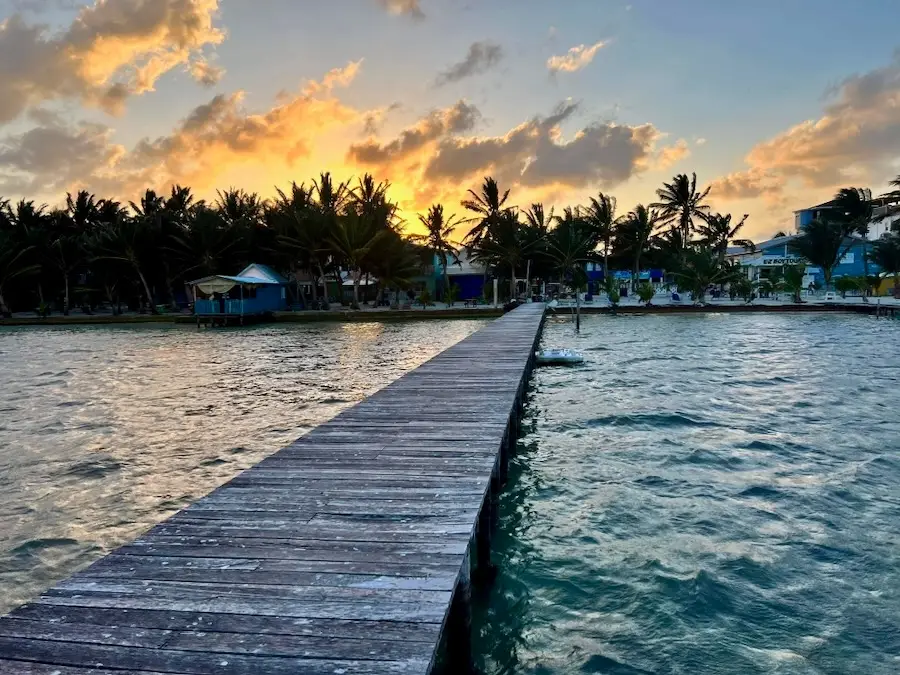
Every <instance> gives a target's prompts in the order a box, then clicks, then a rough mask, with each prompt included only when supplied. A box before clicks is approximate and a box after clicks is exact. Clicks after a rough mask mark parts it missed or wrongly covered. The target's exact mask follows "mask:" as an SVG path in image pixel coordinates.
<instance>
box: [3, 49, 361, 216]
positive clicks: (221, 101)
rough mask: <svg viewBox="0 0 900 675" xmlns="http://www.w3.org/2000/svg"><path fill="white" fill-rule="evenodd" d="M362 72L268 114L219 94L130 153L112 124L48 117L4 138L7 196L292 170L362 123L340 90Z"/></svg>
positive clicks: (130, 188) (336, 74)
mask: <svg viewBox="0 0 900 675" xmlns="http://www.w3.org/2000/svg"><path fill="white" fill-rule="evenodd" d="M358 71H359V64H358V63H351V64H349V65H348V66H347V67H346V68H343V69H335V70H333V71H331V72H330V73H328V74H327V75H326V76H325V77H324V78H323V79H322V81H319V82H310V83H308V84H307V85H305V86H304V87H303V88H302V89H301V90H300V92H299V93H296V94H294V95H286V96H284V97H283V98H282V99H281V100H280V101H279V102H278V104H277V105H275V106H273V107H272V108H270V109H269V110H267V111H265V112H263V113H251V112H248V111H246V110H245V109H244V108H243V105H242V102H243V92H235V93H232V94H230V95H218V96H215V97H213V98H212V99H211V100H210V101H209V102H208V103H206V104H204V105H201V106H198V107H197V108H195V109H194V110H192V111H191V112H190V113H189V114H188V115H187V116H186V117H185V118H184V119H183V120H182V122H181V123H180V124H179V125H178V127H177V128H176V129H174V130H173V131H172V133H170V134H168V135H166V136H161V137H159V138H154V139H149V138H148V139H144V140H142V141H140V142H139V143H138V144H137V145H136V146H135V147H134V148H132V149H131V150H129V151H126V150H125V149H124V148H122V147H121V146H117V145H114V144H112V143H111V142H110V139H111V133H112V130H111V129H109V128H108V127H106V126H103V125H86V124H79V125H68V124H66V123H65V122H63V121H62V120H61V119H59V118H56V117H52V116H49V117H48V116H45V117H44V119H42V123H41V124H40V125H39V126H38V127H36V128H35V129H32V130H30V131H29V132H27V133H25V134H21V135H17V136H9V137H7V138H6V139H2V140H0V167H2V168H0V193H6V194H10V193H25V194H31V195H34V194H41V195H44V194H48V193H51V194H52V193H55V192H58V191H62V190H66V189H71V188H74V187H82V186H83V187H87V188H88V189H91V190H96V191H98V192H100V193H103V194H111V195H115V196H118V197H120V198H126V197H131V196H133V195H134V194H136V193H137V192H140V191H142V190H143V189H145V188H147V187H159V188H162V187H165V186H167V185H169V184H171V183H175V182H177V183H186V184H189V185H191V186H192V187H194V188H196V189H197V190H198V191H202V190H203V189H206V188H211V187H213V186H214V185H216V183H217V181H219V180H221V179H222V177H223V176H226V175H227V174H228V173H229V172H230V171H233V170H235V169H236V168H242V169H245V168H248V167H256V168H257V170H258V171H260V172H262V173H263V174H265V175H270V172H271V171H272V170H273V169H278V168H281V169H282V170H283V172H284V173H288V172H289V171H290V170H291V169H292V168H294V167H296V165H297V162H298V161H299V160H301V159H304V158H306V157H308V156H309V155H310V153H311V152H312V149H313V146H314V144H315V143H316V142H317V140H318V139H319V137H320V135H322V134H324V133H326V132H328V131H329V130H332V129H335V128H340V127H343V126H346V125H352V124H361V123H362V121H363V119H364V116H365V113H364V112H362V111H358V110H356V109H354V108H352V107H350V106H347V105H345V104H344V103H342V102H341V101H340V100H339V99H338V98H337V97H336V96H335V95H334V93H333V91H332V90H333V88H334V87H336V86H345V85H348V84H350V82H351V81H352V79H353V77H354V76H355V75H356V73H358ZM54 148H59V149H60V150H56V151H54ZM63 152H64V153H68V155H66V156H68V157H70V158H69V159H65V157H66V156H64V155H63ZM36 157H40V158H42V159H41V161H40V162H35V158H36ZM54 196H55V195H54Z"/></svg>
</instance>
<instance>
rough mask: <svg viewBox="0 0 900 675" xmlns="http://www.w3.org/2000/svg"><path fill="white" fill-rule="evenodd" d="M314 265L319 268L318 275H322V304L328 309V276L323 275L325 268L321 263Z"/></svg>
mask: <svg viewBox="0 0 900 675" xmlns="http://www.w3.org/2000/svg"><path fill="white" fill-rule="evenodd" d="M316 266H317V267H318V268H319V276H320V277H322V304H323V305H324V307H325V309H328V278H327V277H326V276H325V268H324V267H322V263H321V262H319V263H316Z"/></svg>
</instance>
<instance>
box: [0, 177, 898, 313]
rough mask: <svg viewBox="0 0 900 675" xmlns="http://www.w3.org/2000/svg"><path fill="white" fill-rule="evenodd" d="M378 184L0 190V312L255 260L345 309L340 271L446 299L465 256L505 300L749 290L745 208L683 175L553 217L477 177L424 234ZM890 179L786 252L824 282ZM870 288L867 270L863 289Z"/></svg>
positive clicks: (131, 301) (891, 266)
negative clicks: (646, 274) (555, 293)
mask: <svg viewBox="0 0 900 675" xmlns="http://www.w3.org/2000/svg"><path fill="white" fill-rule="evenodd" d="M390 187H391V186H390V184H388V183H386V182H378V181H376V180H375V179H374V178H373V177H372V176H371V175H368V174H367V175H365V176H363V177H362V178H361V179H360V180H358V181H356V182H355V183H351V182H347V183H342V182H338V181H337V180H335V179H334V178H333V177H332V176H331V175H330V174H329V173H323V174H321V175H319V176H318V177H317V178H316V179H314V180H312V181H309V182H308V183H301V184H297V183H292V184H291V185H290V187H289V188H288V189H285V190H278V191H277V194H276V196H275V198H274V199H271V200H265V199H262V198H261V197H260V196H259V195H257V194H255V193H248V192H245V191H243V190H240V189H229V190H224V191H220V192H218V193H217V197H216V198H215V199H214V200H212V201H210V202H207V201H204V200H201V199H197V198H195V197H194V195H193V193H192V191H191V190H190V188H187V187H184V186H179V185H176V186H173V187H172V188H171V190H170V192H169V193H168V194H159V193H156V192H154V191H153V190H147V191H146V192H145V193H144V194H143V195H141V196H140V198H139V199H137V200H136V201H135V202H128V203H127V204H123V203H121V202H118V201H116V200H114V199H110V198H104V197H98V196H95V195H92V194H90V193H88V192H84V191H82V192H78V193H76V194H70V195H66V198H65V200H64V203H63V204H62V205H61V206H60V207H58V208H49V207H48V206H46V205H41V204H37V203H35V202H33V201H27V200H23V201H20V202H18V203H17V204H11V203H10V202H9V201H5V200H2V199H0V313H2V314H4V315H8V314H9V313H10V312H12V311H29V310H30V311H36V312H37V313H38V314H41V315H45V314H47V313H48V312H50V311H58V312H62V313H64V314H67V313H69V311H70V310H71V309H72V307H75V306H78V307H80V308H81V309H82V310H83V311H86V312H91V311H94V309H95V308H97V307H101V306H102V307H106V308H107V309H108V310H111V311H112V312H114V313H118V312H120V311H122V310H123V308H126V307H127V308H128V309H129V310H131V311H143V312H154V313H155V312H158V311H161V310H164V309H165V308H166V307H172V308H175V307H179V306H184V305H185V304H186V302H187V299H188V292H187V287H186V284H187V282H189V281H190V280H192V279H197V278H199V277H204V276H208V275H214V274H234V273H236V272H237V271H239V270H240V269H241V268H243V267H244V266H246V265H247V264H248V263H251V262H256V263H262V264H266V265H270V266H271V267H273V268H275V269H276V270H278V271H279V272H280V273H282V274H283V275H285V277H286V278H288V279H290V280H291V282H292V283H291V300H292V301H293V303H294V304H296V305H302V306H305V307H322V308H327V307H328V304H329V303H330V302H333V301H338V302H341V303H343V302H344V297H343V296H344V283H345V280H348V279H349V280H350V281H351V282H352V294H351V297H352V299H351V300H350V302H351V304H352V306H353V307H359V306H360V303H361V302H362V300H363V297H362V293H361V288H363V284H364V281H365V288H366V289H367V290H368V289H370V287H371V286H372V285H374V287H375V289H376V292H375V296H376V298H377V297H381V296H382V295H384V296H385V297H386V298H387V297H389V296H388V294H389V293H390V294H391V296H390V297H391V304H392V306H395V307H399V306H401V294H402V293H404V292H405V293H406V294H407V297H408V298H409V301H408V303H407V302H406V301H404V306H405V305H406V304H413V303H414V302H415V301H416V298H417V297H419V298H420V299H419V302H421V290H422V288H424V287H425V286H426V284H425V283H424V280H425V279H426V278H434V277H435V274H436V275H437V276H438V277H442V280H441V283H440V284H439V285H438V289H439V290H438V289H432V291H437V296H438V297H439V298H441V299H442V300H443V301H444V302H447V303H448V304H452V303H454V302H455V301H456V300H457V299H458V298H459V293H460V289H459V287H455V286H454V285H453V284H452V283H451V277H450V275H449V271H450V270H451V268H452V266H453V265H455V264H460V262H461V260H460V256H461V255H462V252H463V249H465V254H466V255H467V256H468V257H469V258H470V259H472V260H474V261H476V262H478V263H481V264H482V265H483V266H484V270H485V271H484V280H483V284H481V285H482V286H483V287H484V288H486V289H488V290H487V293H488V295H490V294H492V287H493V283H492V282H490V281H489V279H490V277H493V278H494V279H498V280H500V282H501V284H500V288H503V289H504V295H505V298H506V297H508V298H513V297H516V296H518V295H519V294H520V293H521V291H522V286H523V284H522V283H521V281H522V280H524V289H525V292H526V293H528V292H530V288H531V282H532V281H533V280H539V281H550V282H552V281H561V282H563V283H564V284H567V285H569V287H570V288H574V289H584V288H585V287H586V286H587V285H588V284H590V283H593V284H594V289H595V290H601V288H603V287H605V289H606V292H607V297H608V299H609V301H610V302H611V303H612V304H613V305H615V304H617V303H618V302H619V300H620V298H619V297H618V288H617V287H616V283H615V282H614V279H612V278H611V275H610V274H608V273H607V272H608V271H610V270H613V269H619V270H622V269H627V270H630V271H631V277H632V279H631V287H632V290H633V291H634V292H635V293H636V295H637V296H638V297H639V298H641V299H642V300H643V301H644V302H647V301H649V298H652V296H651V295H650V290H651V289H650V287H649V284H644V283H641V282H640V273H641V270H642V269H644V268H646V267H651V268H653V269H656V270H661V271H664V273H665V274H666V276H667V281H668V282H669V283H671V282H672V281H677V283H678V285H679V286H680V288H681V289H682V290H684V291H689V292H691V293H692V294H693V297H694V299H695V301H697V302H701V303H702V302H704V301H705V298H706V294H707V293H708V292H709V290H710V289H715V288H718V289H721V290H723V291H724V290H725V288H726V287H728V293H729V294H730V295H731V296H732V297H734V298H737V297H742V298H744V299H745V300H748V301H750V300H751V299H752V297H753V291H754V288H753V285H752V284H751V283H750V281H749V280H748V279H746V275H744V274H743V273H741V271H740V269H739V268H738V267H737V266H736V265H735V264H734V263H732V262H731V261H730V260H729V255H728V249H729V247H730V246H735V245H736V246H741V247H744V248H745V249H749V250H753V248H754V247H753V243H752V242H750V241H749V240H747V239H746V238H743V237H742V233H743V230H744V228H745V227H746V223H747V220H748V217H747V216H746V215H743V216H742V217H740V218H734V217H733V216H732V215H731V214H728V213H718V212H716V211H715V210H714V209H713V208H712V206H711V205H710V204H709V203H707V200H708V197H709V190H708V189H700V188H698V186H697V176H696V175H695V174H692V175H691V176H690V177H689V176H688V175H687V174H680V175H678V176H675V177H673V178H672V180H671V181H669V182H666V183H664V184H663V186H662V187H661V188H660V189H659V190H657V201H656V202H654V203H652V204H649V205H643V204H638V205H636V206H635V207H634V208H633V209H631V210H630V211H629V212H628V213H627V214H626V215H624V216H622V215H619V214H618V213H617V207H618V204H617V202H616V199H615V197H613V196H612V195H609V194H605V193H599V194H597V195H596V196H595V197H592V198H590V199H589V200H588V202H587V204H586V205H585V206H583V207H582V206H573V207H567V208H563V209H561V210H559V211H558V212H557V213H554V210H553V209H551V208H545V206H544V205H543V204H540V203H536V204H531V205H530V206H528V208H525V209H519V208H518V207H516V206H513V205H512V203H511V202H510V192H509V190H505V189H503V188H502V187H501V186H500V185H499V184H498V182H497V181H496V180H495V179H494V178H492V177H486V178H485V179H484V181H483V183H482V184H481V186H480V188H479V189H477V190H470V191H469V192H468V193H467V195H466V197H465V199H463V200H462V201H461V202H460V212H459V214H458V215H456V214H454V213H452V209H450V208H448V207H446V206H445V205H443V204H433V205H432V206H431V207H430V208H429V209H428V211H427V212H426V213H424V214H422V215H419V216H418V223H417V224H418V225H419V227H420V230H421V231H422V234H406V233H405V232H404V225H405V223H404V222H403V221H402V220H401V218H400V213H399V209H398V207H397V204H396V203H395V202H394V201H393V200H392V199H391V197H390V194H389V193H390ZM894 187H896V188H897V189H896V190H894V191H892V192H889V193H888V194H886V195H882V196H881V197H878V198H877V199H873V197H872V195H871V193H870V192H869V191H868V190H866V189H864V188H845V189H842V190H840V191H839V192H838V193H837V194H836V195H835V199H834V200H833V202H832V203H831V208H829V209H827V210H825V211H824V212H825V213H827V214H828V215H827V217H821V218H819V219H818V220H815V221H814V222H812V223H811V224H809V225H808V226H805V227H804V228H803V230H802V232H800V233H799V236H797V237H796V238H795V239H793V240H792V241H791V243H790V244H789V246H790V249H791V250H792V251H793V252H794V253H796V254H798V255H799V256H802V257H803V258H805V260H806V261H808V263H809V264H810V265H814V266H817V267H819V268H821V269H822V271H823V273H824V277H825V283H826V286H829V285H831V282H832V276H833V273H834V270H835V268H836V267H837V265H838V262H839V261H840V260H841V258H842V256H843V255H844V254H845V253H846V252H847V251H848V250H849V247H850V246H851V245H853V244H854V243H855V241H856V240H855V239H854V237H860V236H864V235H865V233H866V232H867V228H868V225H869V222H870V220H871V219H872V218H873V215H874V213H875V209H876V206H875V205H876V204H877V209H878V213H879V214H881V213H893V212H900V177H898V178H897V180H896V181H894ZM892 209H893V210H894V211H892ZM457 233H459V235H461V236H463V241H462V243H461V244H460V243H458V242H457V241H456V240H455V237H456V236H457ZM780 234H781V233H780ZM898 242H900V233H896V234H894V235H891V236H890V237H888V238H886V239H883V240H881V241H878V242H875V243H873V244H871V255H866V256H865V259H866V263H867V264H868V262H869V261H871V262H874V263H875V264H877V265H878V266H879V267H880V268H881V269H882V270H884V271H885V272H887V273H888V274H892V275H894V277H895V282H896V283H897V287H898V289H900V270H898V257H900V243H898ZM589 269H590V272H591V273H590V274H589V273H588V270H589ZM803 278H804V274H803V269H801V268H800V267H788V268H786V269H785V270H784V272H783V276H781V272H780V269H779V268H773V269H772V270H771V273H770V275H769V276H768V277H767V278H765V279H763V280H761V281H760V282H759V291H760V293H763V294H765V293H774V294H777V293H778V292H779V291H780V290H782V289H784V290H786V291H788V292H790V293H791V295H792V297H793V299H794V300H795V301H799V300H800V297H801V293H802V288H801V286H802V282H803ZM846 283H848V282H845V281H842V282H841V286H842V287H844V286H845V284H846ZM871 285H873V284H872V279H871V278H869V279H867V280H866V282H865V283H863V288H864V289H865V288H866V287H868V286H871ZM412 288H415V289H416V291H411V290H410V289H412ZM717 292H718V291H717ZM429 295H430V294H429ZM307 296H309V297H307ZM426 297H427V296H426ZM485 297H488V296H485ZM505 298H503V299H505ZM428 301H430V297H429V298H428ZM424 304H426V305H427V302H426V303H424Z"/></svg>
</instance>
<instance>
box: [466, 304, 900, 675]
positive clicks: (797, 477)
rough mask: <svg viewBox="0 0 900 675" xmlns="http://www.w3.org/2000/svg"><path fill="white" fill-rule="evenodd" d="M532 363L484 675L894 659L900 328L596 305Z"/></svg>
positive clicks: (827, 665)
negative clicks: (602, 313) (540, 362)
mask: <svg viewBox="0 0 900 675" xmlns="http://www.w3.org/2000/svg"><path fill="white" fill-rule="evenodd" d="M544 343H545V344H546V345H548V346H549V345H555V346H560V345H562V346H570V347H573V348H576V349H579V350H580V351H583V352H584V354H585V356H586V363H585V365H584V367H583V368H580V369H565V368H546V369H539V370H538V371H536V374H535V379H534V383H533V387H532V393H531V398H530V401H529V403H528V406H527V415H526V417H525V420H524V423H523V435H522V438H521V439H520V442H519V448H518V454H517V456H516V457H515V458H514V460H513V464H512V466H511V471H510V482H509V486H508V488H507V491H506V492H505V493H504V494H503V495H502V498H501V528H500V532H499V533H498V536H497V542H498V544H497V549H496V552H495V562H496V563H497V564H498V566H499V569H500V573H499V575H498V577H497V580H496V583H495V586H494V587H493V588H492V590H491V593H490V595H489V597H488V598H487V600H486V601H485V602H483V603H482V604H480V605H479V607H478V608H477V612H476V626H477V628H478V634H479V639H478V649H479V653H480V658H479V667H480V668H481V669H482V670H483V671H484V672H485V673H487V674H488V675H501V674H502V675H507V674H508V675H537V674H541V675H550V674H553V675H558V674H559V675H568V674H573V675H574V674H576V673H586V672H587V673H628V674H636V673H641V674H643V673H654V674H658V675H669V674H672V675H693V674H694V673H697V674H701V673H702V674H708V673H711V674H714V675H726V674H727V675H732V674H733V675H745V674H751V675H752V674H757V673H759V674H762V673H778V674H780V675H813V674H829V675H830V674H831V673H834V674H835V675H836V674H838V673H866V675H888V674H891V675H893V674H895V673H897V672H900V658H898V657H900V593H897V590H896V589H898V588H900V546H898V542H900V487H898V486H900V455H898V453H897V449H898V445H897V439H898V438H900V421H898V419H897V417H896V415H895V414H894V412H893V411H894V407H895V406H892V405H891V401H892V400H893V399H892V398H891V397H892V396H893V394H892V392H895V391H896V390H897V387H898V385H900V372H898V368H897V358H896V356H893V355H892V353H891V351H890V350H889V349H886V348H885V346H886V345H893V344H900V323H898V322H892V321H887V320H875V319H872V318H869V317H862V316H840V315H832V314H829V315H822V316H815V315H765V314H758V315H736V316H728V317H721V316H715V317H705V316H703V315H690V316H656V317H653V316H648V317H588V318H586V319H585V321H584V324H583V326H582V332H581V334H580V335H579V336H576V335H575V334H574V331H573V329H572V326H571V324H570V323H567V322H563V321H553V322H548V325H547V328H546V331H545V336H544Z"/></svg>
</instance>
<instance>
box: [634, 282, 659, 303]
mask: <svg viewBox="0 0 900 675" xmlns="http://www.w3.org/2000/svg"><path fill="white" fill-rule="evenodd" d="M637 294H638V297H639V298H640V299H641V302H643V303H646V304H648V305H649V304H650V303H651V302H652V301H653V296H654V295H656V289H655V288H653V284H651V283H649V282H646V281H645V282H644V283H642V284H641V285H640V286H638V288H637Z"/></svg>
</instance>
